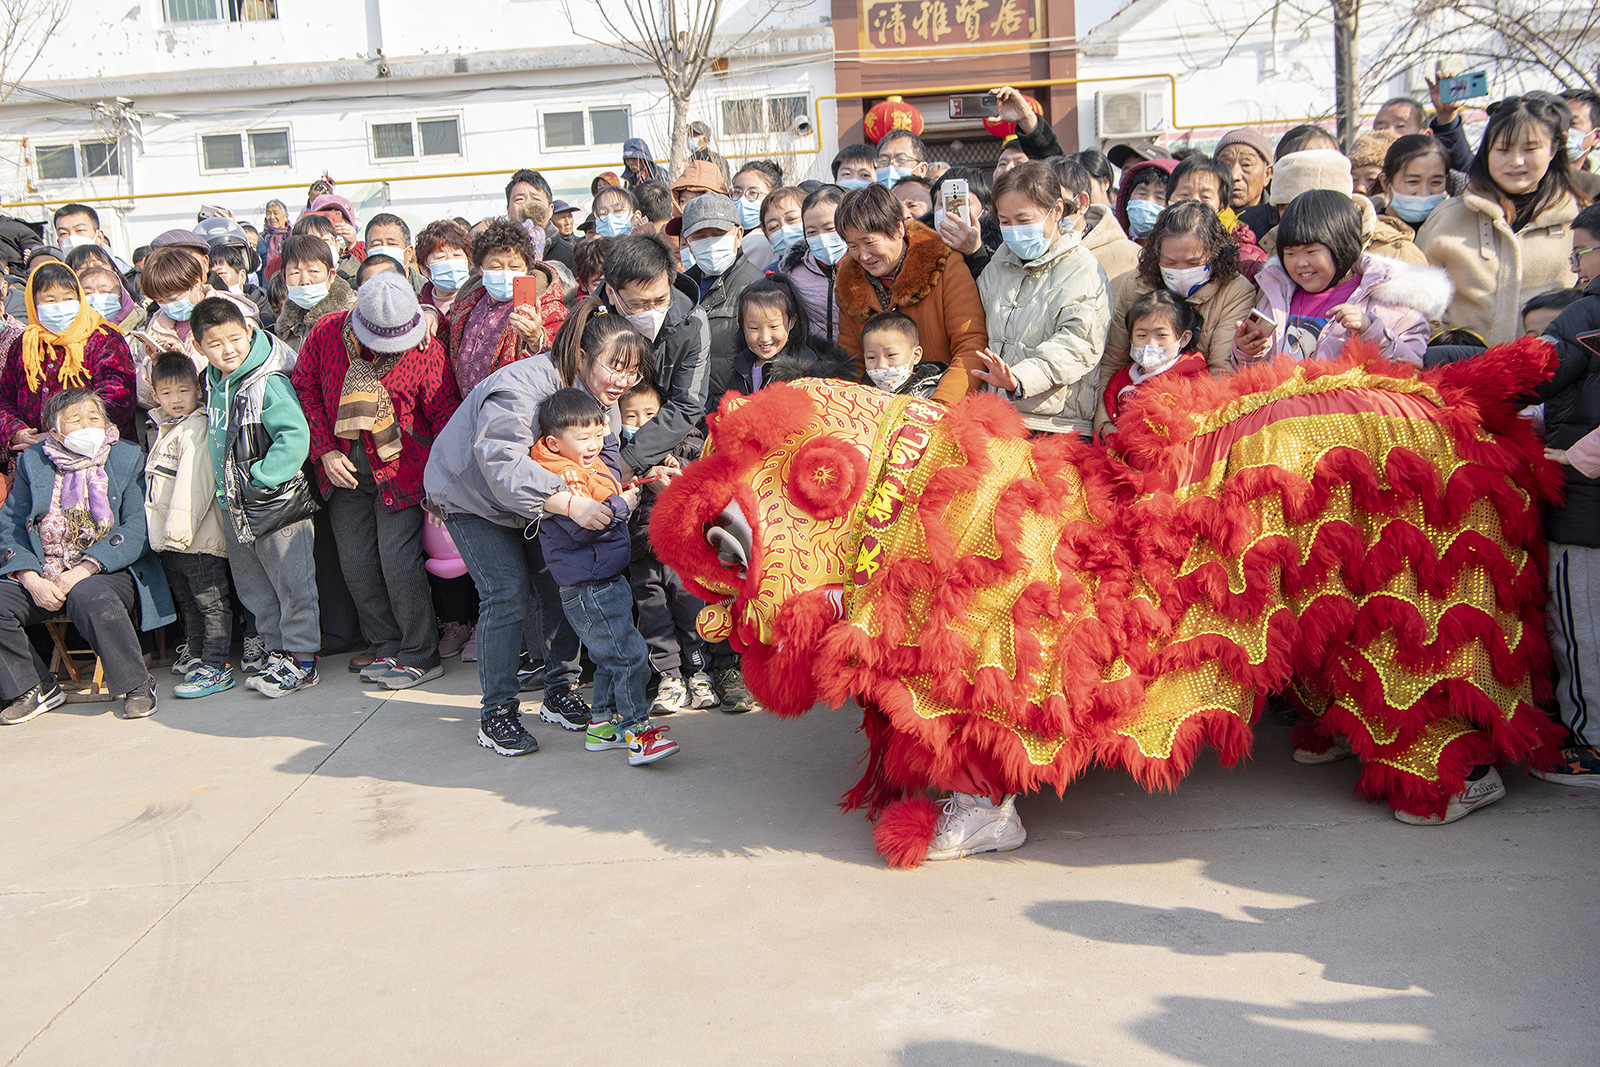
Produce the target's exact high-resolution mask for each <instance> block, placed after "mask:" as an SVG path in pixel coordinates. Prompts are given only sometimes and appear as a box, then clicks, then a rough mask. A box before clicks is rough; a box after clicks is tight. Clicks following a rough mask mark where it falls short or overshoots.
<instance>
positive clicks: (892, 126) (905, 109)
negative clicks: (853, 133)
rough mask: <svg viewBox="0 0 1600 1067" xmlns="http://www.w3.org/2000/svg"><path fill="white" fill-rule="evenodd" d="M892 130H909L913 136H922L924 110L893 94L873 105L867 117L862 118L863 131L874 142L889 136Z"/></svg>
mask: <svg viewBox="0 0 1600 1067" xmlns="http://www.w3.org/2000/svg"><path fill="white" fill-rule="evenodd" d="M892 130H908V131H910V133H911V134H912V135H913V136H916V137H921V136H922V112H920V111H918V110H917V109H916V108H914V107H912V106H911V105H910V104H908V103H906V102H905V101H904V100H902V99H900V98H899V97H898V96H891V97H889V98H888V99H887V100H883V101H881V102H879V103H877V104H874V105H873V106H872V110H871V111H868V112H867V117H866V118H864V119H862V120H861V132H863V133H865V134H866V135H867V140H869V141H871V142H872V143H873V144H877V143H878V142H879V141H881V140H883V139H884V138H885V137H887V136H888V135H889V133H890V131H892Z"/></svg>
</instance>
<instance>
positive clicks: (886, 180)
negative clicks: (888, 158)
mask: <svg viewBox="0 0 1600 1067" xmlns="http://www.w3.org/2000/svg"><path fill="white" fill-rule="evenodd" d="M910 173H911V172H910V171H909V170H905V169H904V168H901V167H893V166H890V167H879V168H878V184H879V185H887V186H889V187H891V188H893V186H894V183H895V182H897V181H899V180H900V179H901V178H904V177H905V176H906V175H908V174H910Z"/></svg>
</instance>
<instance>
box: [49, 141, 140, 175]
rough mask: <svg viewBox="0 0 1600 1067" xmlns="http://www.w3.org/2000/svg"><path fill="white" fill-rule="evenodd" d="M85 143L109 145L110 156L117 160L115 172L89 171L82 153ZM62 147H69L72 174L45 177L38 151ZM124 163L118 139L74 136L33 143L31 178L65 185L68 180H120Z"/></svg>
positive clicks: (56, 150) (54, 149) (58, 149)
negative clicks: (61, 139) (65, 139)
mask: <svg viewBox="0 0 1600 1067" xmlns="http://www.w3.org/2000/svg"><path fill="white" fill-rule="evenodd" d="M86 145H108V146H110V148H111V158H113V159H115V160H116V161H117V170H116V173H114V174H105V173H100V174H93V173H90V168H89V167H88V166H86V163H87V159H86V158H85V156H84V154H83V150H84V146H86ZM63 149H70V151H71V156H72V170H73V173H72V176H71V177H66V178H47V177H45V176H44V171H43V168H42V167H41V166H40V164H39V153H40V152H43V151H51V152H59V151H61V150H63ZM125 163H126V160H124V159H123V158H122V142H121V141H120V140H109V141H108V140H106V139H105V138H104V137H74V138H71V139H70V140H67V141H54V142H52V143H50V144H35V145H34V146H33V179H34V181H37V182H48V183H50V184H52V185H57V184H59V185H65V184H67V183H68V182H76V183H79V184H82V183H85V182H100V181H107V180H112V181H120V180H121V179H122V178H124V177H126V174H125V173H124V164H125Z"/></svg>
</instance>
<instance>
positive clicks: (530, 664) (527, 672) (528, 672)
mask: <svg viewBox="0 0 1600 1067" xmlns="http://www.w3.org/2000/svg"><path fill="white" fill-rule="evenodd" d="M543 688H544V661H543V660H539V661H537V662H535V660H534V659H533V657H531V656H529V655H528V654H527V653H526V652H524V653H523V654H522V663H521V665H519V666H518V667H517V692H519V693H526V692H529V691H531V690H534V689H543Z"/></svg>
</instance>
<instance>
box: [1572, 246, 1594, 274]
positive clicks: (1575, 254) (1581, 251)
mask: <svg viewBox="0 0 1600 1067" xmlns="http://www.w3.org/2000/svg"><path fill="white" fill-rule="evenodd" d="M1590 252H1600V245H1595V246H1594V247H1593V248H1574V249H1573V250H1572V255H1570V256H1568V257H1567V262H1568V263H1569V264H1571V266H1572V269H1573V270H1577V269H1578V259H1579V258H1580V257H1582V256H1586V255H1588V254H1589V253H1590Z"/></svg>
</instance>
